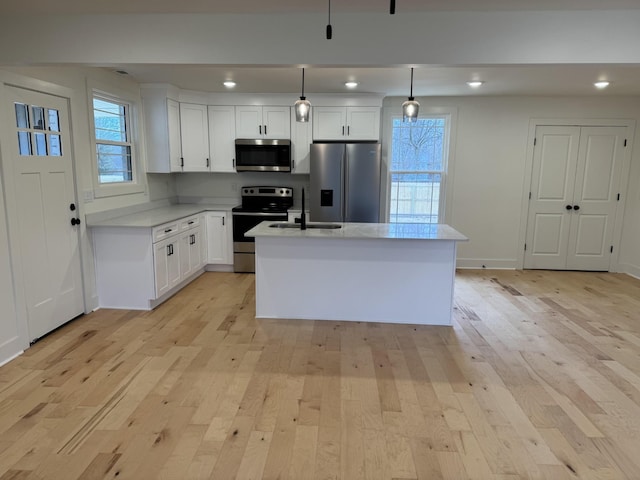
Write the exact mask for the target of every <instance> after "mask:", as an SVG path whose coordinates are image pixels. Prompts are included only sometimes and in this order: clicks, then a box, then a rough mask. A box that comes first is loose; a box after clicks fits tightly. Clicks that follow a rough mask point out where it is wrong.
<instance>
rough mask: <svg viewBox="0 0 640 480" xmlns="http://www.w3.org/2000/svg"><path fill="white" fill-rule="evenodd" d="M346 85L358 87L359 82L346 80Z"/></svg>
mask: <svg viewBox="0 0 640 480" xmlns="http://www.w3.org/2000/svg"><path fill="white" fill-rule="evenodd" d="M344 86H345V87H347V88H356V87H357V86H358V82H346V83H345V84H344Z"/></svg>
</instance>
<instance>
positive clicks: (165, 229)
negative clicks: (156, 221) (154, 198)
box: [153, 222, 179, 243]
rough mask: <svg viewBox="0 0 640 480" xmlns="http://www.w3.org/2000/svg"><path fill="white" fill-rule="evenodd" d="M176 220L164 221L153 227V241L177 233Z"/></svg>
mask: <svg viewBox="0 0 640 480" xmlns="http://www.w3.org/2000/svg"><path fill="white" fill-rule="evenodd" d="M178 232H179V230H178V222H171V223H165V224H164V225H159V226H157V227H154V228H153V243H156V242H159V241H160V240H164V239H165V238H169V237H170V236H172V235H175V234H176V233H178Z"/></svg>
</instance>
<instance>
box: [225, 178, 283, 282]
mask: <svg viewBox="0 0 640 480" xmlns="http://www.w3.org/2000/svg"><path fill="white" fill-rule="evenodd" d="M291 206H293V189H292V188H291V187H242V205H238V206H237V207H234V208H233V209H232V212H233V213H232V214H233V271H234V272H255V271H256V262H255V251H256V246H255V245H256V244H255V240H254V239H253V238H251V237H245V236H244V234H245V232H247V231H249V230H251V229H252V228H253V227H255V226H256V225H258V224H259V223H260V222H263V221H265V220H273V221H285V222H286V221H287V210H288V209H289V208H291Z"/></svg>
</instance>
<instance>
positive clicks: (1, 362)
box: [0, 350, 24, 367]
mask: <svg viewBox="0 0 640 480" xmlns="http://www.w3.org/2000/svg"><path fill="white" fill-rule="evenodd" d="M23 353H24V350H20V351H19V352H18V353H15V354H13V355H11V356H9V357H7V358H3V359H1V360H0V367H1V366H3V365H6V364H7V363H9V362H10V361H11V360H13V359H14V358H18V357H19V356H20V355H22V354H23Z"/></svg>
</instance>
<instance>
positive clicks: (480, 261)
mask: <svg viewBox="0 0 640 480" xmlns="http://www.w3.org/2000/svg"><path fill="white" fill-rule="evenodd" d="M456 268H462V269H467V268H468V269H477V270H480V269H483V268H486V269H495V270H515V269H517V268H518V260H516V259H515V258H458V259H456Z"/></svg>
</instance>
